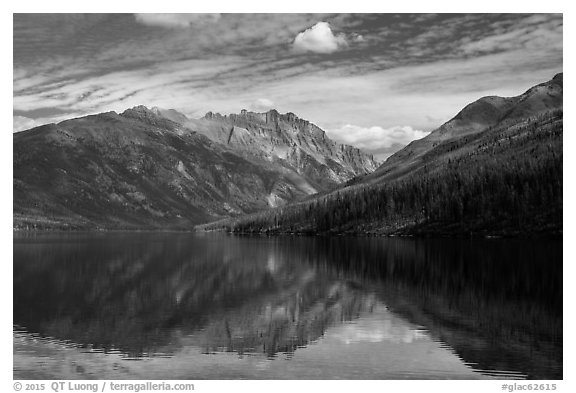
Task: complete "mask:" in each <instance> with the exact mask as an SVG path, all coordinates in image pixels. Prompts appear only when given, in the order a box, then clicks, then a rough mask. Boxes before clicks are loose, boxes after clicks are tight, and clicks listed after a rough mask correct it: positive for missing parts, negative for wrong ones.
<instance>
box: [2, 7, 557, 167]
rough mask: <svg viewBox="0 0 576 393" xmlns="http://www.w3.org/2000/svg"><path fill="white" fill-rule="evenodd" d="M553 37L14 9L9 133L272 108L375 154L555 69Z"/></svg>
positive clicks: (446, 17) (449, 20)
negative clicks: (114, 115)
mask: <svg viewBox="0 0 576 393" xmlns="http://www.w3.org/2000/svg"><path fill="white" fill-rule="evenodd" d="M562 42H563V17H562V15H561V14H287V13H283V14H87V15H80V14H14V16H13V116H14V121H13V125H14V127H13V130H14V131H21V130H24V129H28V128H31V127H34V126H37V125H40V124H45V123H51V122H58V121H61V120H64V119H68V118H73V117H80V116H84V115H87V114H94V113H99V112H106V111H116V112H119V113H120V112H122V111H124V110H125V109H127V108H130V107H133V106H136V105H146V106H148V107H154V106H157V107H161V108H173V109H176V110H178V111H180V112H182V113H184V114H186V115H187V116H189V117H192V118H198V117H201V116H203V115H204V114H205V113H206V112H208V111H212V112H219V113H222V114H229V113H239V112H240V110H242V109H248V110H254V111H260V112H263V111H267V110H269V109H272V108H274V109H277V110H278V111H279V112H281V113H286V112H293V113H295V114H296V115H297V116H299V117H301V118H304V119H306V120H309V121H311V122H312V123H315V124H316V125H318V126H319V127H321V128H322V129H324V130H326V132H327V133H328V135H329V136H330V137H331V138H332V139H334V140H336V141H338V142H343V143H347V144H352V145H354V146H357V147H360V148H362V149H364V150H365V151H367V152H369V153H373V154H375V155H376V157H377V158H378V159H381V160H383V159H385V158H386V157H388V156H389V155H391V154H392V153H393V152H395V151H397V150H399V149H400V148H401V147H403V146H405V145H406V144H408V143H409V142H410V141H412V140H414V139H419V138H422V137H424V136H425V135H427V134H428V133H429V132H430V131H432V130H434V129H435V128H437V127H439V126H440V125H441V124H443V123H444V122H446V121H448V120H449V119H450V118H452V117H453V116H454V115H456V113H457V112H458V111H459V110H460V109H462V108H463V107H464V106H465V105H467V104H468V103H470V102H472V101H475V100H476V99H478V98H480V97H482V96H486V95H500V96H515V95H518V94H521V93H523V92H524V91H525V90H527V89H528V88H530V87H531V86H533V85H535V84H537V83H541V82H544V81H546V80H549V79H551V78H552V77H553V76H554V75H555V74H556V73H558V72H562V71H563V69H562V64H563V45H562Z"/></svg>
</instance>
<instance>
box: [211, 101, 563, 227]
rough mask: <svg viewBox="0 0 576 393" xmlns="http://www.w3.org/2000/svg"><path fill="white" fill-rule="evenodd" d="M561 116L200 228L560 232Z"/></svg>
mask: <svg viewBox="0 0 576 393" xmlns="http://www.w3.org/2000/svg"><path fill="white" fill-rule="evenodd" d="M562 120H563V111H562V109H557V110H552V111H548V112H545V113H542V114H539V115H537V116H533V117H529V118H524V119H510V120H507V121H503V122H500V123H498V125H497V126H493V127H489V128H487V129H486V130H484V131H482V132H479V133H475V134H466V135H464V136H461V137H454V138H450V139H447V140H445V141H442V142H439V143H437V144H435V145H434V146H433V147H432V148H431V149H430V150H428V151H427V152H426V153H425V154H424V156H425V157H424V162H426V163H427V164H425V165H423V166H421V167H419V168H418V169H416V170H414V171H412V172H411V173H410V174H409V175H406V176H402V177H397V178H396V179H395V180H391V181H387V182H381V183H376V184H375V183H372V182H363V181H362V179H359V180H357V181H356V182H354V183H356V184H351V185H349V186H348V187H345V188H342V189H340V190H338V191H336V192H333V193H330V194H328V195H324V196H322V197H319V198H316V199H313V200H310V201H306V202H301V203H298V204H295V205H292V206H287V207H283V208H278V209H272V210H269V211H266V212H262V213H258V214H253V215H249V216H245V217H243V218H240V219H234V220H228V221H220V222H217V223H213V224H211V225H207V226H204V227H202V228H204V229H219V230H227V231H232V232H265V233H286V232H296V233H348V232H350V233H374V234H449V235H454V234H460V235H470V234H485V235H516V234H533V233H546V234H558V233H560V232H561V231H562V131H563V121H562Z"/></svg>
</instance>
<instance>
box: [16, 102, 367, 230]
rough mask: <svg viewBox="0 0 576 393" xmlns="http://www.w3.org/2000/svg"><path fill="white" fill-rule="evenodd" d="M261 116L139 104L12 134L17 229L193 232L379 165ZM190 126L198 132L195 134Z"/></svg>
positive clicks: (311, 131) (306, 126)
mask: <svg viewBox="0 0 576 393" xmlns="http://www.w3.org/2000/svg"><path fill="white" fill-rule="evenodd" d="M258 116H260V117H258ZM258 116H257V115H256V114H254V115H252V114H245V115H236V116H234V115H233V116H230V117H223V116H219V115H208V116H206V117H205V118H203V119H200V120H198V121H190V120H189V119H187V118H186V117H185V116H184V115H182V114H179V113H178V112H176V111H172V110H168V111H166V110H160V109H158V108H154V109H148V108H146V107H144V106H138V107H134V108H132V109H128V110H126V111H124V112H123V113H122V114H117V113H115V112H109V113H102V114H98V115H92V116H86V117H82V118H78V119H72V120H67V121H63V122H61V123H59V124H48V125H44V126H40V127H37V128H33V129H31V130H28V131H24V132H20V133H16V134H14V135H13V151H14V161H13V165H14V178H13V189H14V206H13V208H14V227H15V228H17V229H26V228H46V229H48V228H53V229H67V228H85V229H93V228H102V229H113V228H114V229H121V228H125V229H148V228H170V229H172V228H191V227H192V226H193V225H194V224H198V223H202V222H207V221H212V220H216V219H219V218H225V217H231V216H236V215H240V214H243V213H249V212H255V211H259V210H262V209H266V208H268V207H270V206H278V205H282V204H285V203H287V202H290V201H295V200H298V199H300V198H304V197H306V196H308V195H310V194H314V193H316V192H318V191H324V190H327V189H328V188H329V187H331V186H335V185H336V184H337V183H338V182H339V181H341V180H346V179H349V178H350V177H352V176H354V175H355V174H356V173H365V171H368V170H371V169H374V168H375V167H376V163H375V162H374V161H373V160H371V159H370V158H369V157H368V156H367V155H364V154H363V153H361V152H360V151H358V150H357V149H354V148H351V147H341V146H340V145H337V144H335V143H334V142H332V141H330V140H329V139H328V138H326V137H325V135H324V132H323V131H322V130H320V129H318V128H317V127H315V126H313V125H311V124H310V123H308V122H305V121H303V120H300V119H297V118H296V117H295V116H293V115H290V116H288V115H284V116H282V115H278V114H277V113H274V112H269V113H267V114H258ZM252 117H258V122H256V121H254V120H250V119H251V118H252ZM221 119H224V120H221ZM289 119H291V120H289ZM194 122H197V123H198V124H202V125H204V127H199V128H198V132H196V131H195V130H193V129H191V127H190V126H191V124H194ZM256 124H257V125H256ZM289 124H291V128H290V130H284V129H283V127H288V125H289ZM211 130H216V131H219V132H218V133H215V134H210V133H209V131H211ZM288 133H292V134H293V135H291V136H289V135H288ZM203 134H204V135H203ZM205 135H209V136H210V138H208V137H206V136H205ZM323 138H324V139H325V142H323V143H320V141H322V139H323ZM323 154H325V155H326V156H324V155H323ZM280 156H282V158H280Z"/></svg>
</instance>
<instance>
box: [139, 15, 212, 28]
mask: <svg viewBox="0 0 576 393" xmlns="http://www.w3.org/2000/svg"><path fill="white" fill-rule="evenodd" d="M135 17H136V21H137V22H139V23H142V24H145V25H148V26H158V27H167V28H186V27H189V26H191V25H203V24H206V23H213V22H216V21H218V20H219V19H220V14H135Z"/></svg>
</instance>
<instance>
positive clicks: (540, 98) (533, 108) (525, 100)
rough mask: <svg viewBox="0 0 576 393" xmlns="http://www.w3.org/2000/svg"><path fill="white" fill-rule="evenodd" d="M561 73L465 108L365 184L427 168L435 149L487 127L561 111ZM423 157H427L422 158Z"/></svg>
mask: <svg viewBox="0 0 576 393" xmlns="http://www.w3.org/2000/svg"><path fill="white" fill-rule="evenodd" d="M562 93H563V74H558V75H556V76H555V77H554V78H553V79H552V80H550V81H548V82H545V83H541V84H539V85H537V86H534V87H532V88H530V89H528V90H527V91H526V92H525V93H524V94H521V95H519V96H516V97H508V98H503V97H497V96H489V97H483V98H480V99H479V100H477V101H475V102H473V103H471V104H469V105H467V106H466V107H465V108H464V109H462V110H461V111H460V112H459V113H458V114H457V115H456V116H455V117H454V118H452V119H451V120H449V121H448V122H446V123H445V124H443V125H442V126H440V127H439V128H438V129H436V130H434V131H433V132H431V133H430V134H429V135H428V136H426V137H424V138H422V139H419V140H416V141H413V142H411V143H410V144H409V145H408V146H406V147H405V148H404V149H402V150H400V151H399V152H397V153H396V154H394V155H392V156H391V157H390V158H388V160H386V162H385V163H383V164H382V165H381V166H380V167H379V168H378V169H377V170H376V171H374V172H373V173H372V174H370V175H369V176H366V178H365V179H363V181H365V182H370V183H372V182H382V181H389V180H392V179H396V178H398V177H402V176H403V175H405V174H407V173H410V172H411V171H413V170H414V169H415V168H418V167H420V166H422V165H429V164H430V161H432V160H431V159H432V157H431V155H430V152H431V151H433V150H434V148H435V147H436V146H440V145H446V144H449V143H450V142H451V141H453V140H458V139H460V138H462V137H469V138H470V140H471V139H472V138H474V136H475V135H477V134H478V133H480V132H483V131H485V130H487V129H489V128H491V127H500V128H502V127H506V125H507V124H508V125H510V124H514V123H516V122H518V121H519V120H522V119H528V118H530V117H534V116H538V115H539V114H542V113H546V112H548V111H550V110H554V109H561V108H562V97H563V94H562ZM425 154H428V155H427V156H426V157H425Z"/></svg>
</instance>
